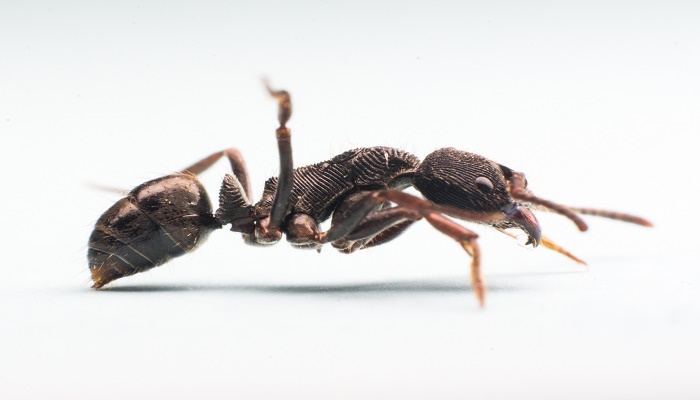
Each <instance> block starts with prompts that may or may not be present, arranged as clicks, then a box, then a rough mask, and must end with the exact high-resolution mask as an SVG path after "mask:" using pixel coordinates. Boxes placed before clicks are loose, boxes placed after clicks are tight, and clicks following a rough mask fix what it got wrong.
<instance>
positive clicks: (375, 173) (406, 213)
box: [87, 82, 652, 306]
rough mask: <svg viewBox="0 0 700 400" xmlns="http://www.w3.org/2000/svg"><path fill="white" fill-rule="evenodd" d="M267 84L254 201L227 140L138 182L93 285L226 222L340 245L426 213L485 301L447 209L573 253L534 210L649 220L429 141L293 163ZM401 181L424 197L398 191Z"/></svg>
mask: <svg viewBox="0 0 700 400" xmlns="http://www.w3.org/2000/svg"><path fill="white" fill-rule="evenodd" d="M265 86H266V88H267V90H268V92H269V93H270V95H271V96H272V97H273V98H274V99H276V100H277V102H278V120H279V128H277V132H276V134H277V146H278V149H279V159H280V172H279V176H277V177H273V178H270V179H268V180H267V182H265V188H264V191H263V194H262V198H261V199H260V201H258V202H257V203H253V201H252V196H251V189H250V181H249V179H248V172H247V169H246V165H245V162H244V161H243V157H242V155H241V153H240V152H239V151H238V150H236V149H233V148H232V149H228V150H224V151H220V152H217V153H214V154H212V155H210V156H209V157H206V158H204V159H203V160H201V161H199V162H197V163H195V164H194V165H192V166H190V167H188V168H185V169H184V170H183V171H181V172H179V173H174V174H171V175H167V176H164V177H161V178H158V179H154V180H151V181H148V182H146V183H143V184H141V185H139V186H137V187H136V188H135V189H133V190H132V191H131V192H130V193H129V194H128V195H127V196H126V197H125V198H123V199H121V200H119V201H118V202H117V203H115V204H114V205H113V206H112V207H111V208H110V209H108V210H107V211H106V212H105V213H104V214H102V216H101V217H100V219H99V220H98V221H97V223H96V224H95V229H94V231H93V232H92V234H91V236H90V240H89V245H88V253H87V258H88V264H89V268H90V272H91V274H92V280H93V281H94V285H93V286H92V287H93V288H95V289H99V288H101V287H103V286H104V285H106V284H108V283H110V282H112V281H113V280H115V279H119V278H122V277H125V276H129V275H134V274H136V273H139V272H143V271H146V270H148V269H151V268H153V267H156V266H158V265H161V264H164V263H166V262H168V261H169V260H170V259H172V258H174V257H178V256H180V255H182V254H185V253H187V252H191V251H193V250H194V249H195V248H197V246H198V245H199V244H201V243H202V242H203V241H204V240H205V239H206V238H207V236H208V235H209V233H211V232H212V231H214V230H216V229H221V228H222V227H223V226H224V225H228V224H230V225H231V231H233V232H240V233H241V234H242V236H243V240H244V241H245V243H247V244H250V245H272V244H275V243H277V242H279V241H280V239H281V238H282V235H283V234H284V235H286V238H287V241H289V242H290V243H291V244H292V246H295V247H298V248H303V249H316V250H318V251H320V249H321V247H322V246H323V245H324V244H326V243H329V244H330V245H331V246H333V247H335V248H336V249H338V250H339V251H341V252H343V253H348V254H349V253H352V252H354V251H357V250H361V249H365V248H368V247H372V246H378V245H380V244H384V243H387V242H389V241H391V240H392V239H395V238H396V237H397V236H399V235H400V234H401V233H402V232H403V231H405V230H406V229H407V228H408V227H409V226H411V225H412V224H413V223H414V222H416V221H418V220H420V219H425V220H426V221H428V223H430V225H432V226H433V227H434V228H435V229H437V230H438V231H440V232H442V233H443V234H445V235H447V236H448V237H450V238H452V239H454V240H455V241H457V242H458V243H459V244H460V246H461V247H462V248H463V249H464V250H465V251H466V252H467V253H468V254H469V256H471V284H472V288H473V291H474V293H475V295H476V297H477V299H478V301H479V303H480V305H482V306H483V304H484V296H485V287H484V282H483V278H482V274H481V252H480V250H479V245H478V243H477V237H478V235H477V234H476V233H474V232H473V231H471V230H469V229H467V228H465V227H463V226H462V225H460V224H458V223H457V222H455V221H454V220H452V219H450V218H448V217H452V218H456V219H458V220H464V221H469V222H476V223H481V224H486V225H490V226H492V227H493V228H495V229H497V230H499V231H501V232H503V233H506V234H509V235H510V236H513V237H515V236H514V235H512V234H510V233H508V232H506V231H505V230H506V229H509V228H518V229H520V230H522V231H523V232H524V233H525V234H527V238H528V240H527V243H526V245H527V244H531V245H532V246H533V247H537V246H538V245H540V244H541V245H543V246H545V247H547V248H549V249H552V250H554V251H557V252H559V253H561V254H563V255H565V256H567V257H569V258H571V259H573V260H574V261H577V262H579V263H583V261H581V260H579V259H578V258H576V257H575V256H573V255H572V254H571V253H569V252H568V251H566V250H564V249H563V248H561V247H560V246H558V245H556V244H555V243H554V242H552V241H551V240H549V239H547V238H546V237H543V236H542V234H541V231H540V225H539V222H538V221H537V218H535V215H534V214H533V212H532V211H533V210H542V211H549V212H555V213H558V214H561V215H563V216H565V217H566V218H568V219H570V220H571V221H573V222H574V224H576V226H577V227H578V229H579V230H580V231H585V230H586V229H587V226H586V223H585V222H584V221H583V220H582V219H581V217H579V215H578V214H587V215H597V216H601V217H607V218H611V219H616V220H620V221H625V222H630V223H634V224H639V225H643V226H652V224H651V223H650V222H649V221H647V220H645V219H643V218H639V217H635V216H632V215H628V214H623V213H617V212H612V211H604V210H596V209H588V208H574V207H567V206H564V205H561V204H558V203H555V202H552V201H549V200H545V199H542V198H540V197H537V196H536V195H535V194H533V193H532V192H531V191H530V190H529V189H528V187H527V180H526V179H525V175H524V174H523V173H521V172H517V171H514V170H512V169H510V168H508V167H506V166H504V165H502V164H498V163H496V162H494V161H491V160H489V159H487V158H485V157H482V156H480V155H477V154H473V153H468V152H465V151H460V150H456V149H454V148H443V149H438V150H435V151H434V152H432V153H430V154H429V155H428V156H427V157H426V158H425V159H424V160H423V161H422V162H421V161H420V160H419V159H418V158H417V157H415V156H414V155H412V154H409V153H407V152H405V151H403V150H399V149H395V148H391V147H367V148H358V149H354V150H350V151H346V152H344V153H342V154H340V155H338V156H336V157H334V158H332V159H330V160H328V161H324V162H321V163H318V164H314V165H309V166H305V167H300V168H296V169H295V168H294V166H293V163H292V147H291V130H290V129H289V128H288V127H287V122H288V121H289V118H290V117H291V114H292V103H291V98H290V95H289V93H288V92H286V91H284V90H273V89H272V88H271V87H270V85H269V84H268V83H267V82H265ZM221 157H226V158H228V160H229V161H230V163H231V167H232V169H233V175H230V174H227V175H226V176H225V177H224V180H223V184H222V185H221V190H220V194H219V208H218V210H216V212H215V213H212V206H211V203H210V201H209V198H208V196H207V194H206V191H205V189H204V187H203V185H202V184H201V183H200V182H199V180H198V179H197V177H196V175H197V174H200V173H202V172H203V171H205V170H206V169H207V168H209V167H210V166H211V165H213V164H214V163H215V162H216V161H217V160H219V159H220V158H221ZM409 186H413V187H415V188H416V189H417V190H418V191H419V192H420V193H421V194H422V195H423V196H424V197H425V198H420V197H417V196H413V195H411V194H408V193H405V192H403V191H402V190H403V189H406V188H407V187H409ZM329 218H330V219H331V225H330V228H329V229H328V230H326V231H322V230H321V228H320V227H319V224H320V223H321V222H323V221H325V220H327V219H329Z"/></svg>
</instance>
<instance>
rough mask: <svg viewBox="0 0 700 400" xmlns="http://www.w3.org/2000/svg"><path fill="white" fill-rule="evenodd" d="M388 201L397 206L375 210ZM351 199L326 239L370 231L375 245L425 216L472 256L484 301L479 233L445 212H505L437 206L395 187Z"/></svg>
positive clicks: (481, 218) (481, 217) (478, 218)
mask: <svg viewBox="0 0 700 400" xmlns="http://www.w3.org/2000/svg"><path fill="white" fill-rule="evenodd" d="M387 201H391V202H393V203H396V204H397V205H398V207H393V208H388V209H385V210H380V211H375V209H376V207H381V206H382V205H383V204H384V203H385V202H387ZM350 202H351V205H350V206H349V207H348V208H347V209H346V210H339V211H340V212H339V214H338V216H334V219H333V225H332V226H331V228H330V229H329V230H328V231H327V232H325V233H324V234H323V235H322V241H323V242H324V243H327V242H331V243H334V242H336V243H337V242H340V241H345V240H349V239H357V238H359V237H361V236H363V235H367V234H376V235H377V236H376V237H375V240H378V242H377V243H374V245H377V244H381V243H385V242H387V241H388V240H391V239H393V238H394V237H396V236H398V234H400V233H401V232H403V230H405V229H406V228H407V227H408V225H410V223H412V222H414V221H415V220H418V219H420V218H421V217H423V218H425V219H426V220H427V221H428V222H429V223H430V224H431V225H432V226H433V227H434V228H435V229H437V230H438V231H440V232H442V233H443V234H445V235H447V236H449V237H451V238H452V239H454V240H455V241H457V242H458V243H459V244H460V246H462V248H463V249H464V250H465V251H466V252H467V254H469V255H470V256H471V258H472V262H471V282H472V288H473V290H474V294H475V295H476V297H477V299H478V301H479V304H480V305H481V306H483V305H484V298H485V286H484V283H483V277H482V275H481V251H480V250H479V245H478V244H477V242H476V239H477V238H478V235H477V234H476V233H474V232H472V231H471V230H469V229H467V228H465V227H463V226H461V225H459V224H457V223H456V222H454V221H452V220H450V219H448V218H447V217H445V216H444V215H443V214H447V215H451V216H454V217H457V218H461V219H465V220H469V221H473V222H489V221H495V220H499V219H502V218H503V217H502V216H500V215H498V214H492V215H491V214H480V213H472V212H468V211H464V210H457V209H453V208H451V207H444V206H437V205H434V204H433V203H431V202H429V201H427V200H425V199H421V198H419V197H415V196H412V195H410V194H407V193H404V192H401V191H399V190H393V189H389V190H381V191H377V192H370V193H369V194H365V195H363V196H361V197H359V198H357V199H355V200H350ZM412 219H413V221H411V220H412ZM402 224H406V225H405V226H402ZM392 230H396V231H394V232H392ZM383 235H384V236H383ZM371 243H372V241H369V242H368V245H369V244H371Z"/></svg>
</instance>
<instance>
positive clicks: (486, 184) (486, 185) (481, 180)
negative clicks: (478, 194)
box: [476, 176, 493, 193]
mask: <svg viewBox="0 0 700 400" xmlns="http://www.w3.org/2000/svg"><path fill="white" fill-rule="evenodd" d="M476 186H477V187H478V188H479V190H481V191H482V192H484V193H488V192H490V191H491V190H493V183H491V181H490V180H489V178H486V177H483V176H480V177H478V178H476Z"/></svg>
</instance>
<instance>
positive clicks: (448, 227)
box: [425, 213, 486, 307]
mask: <svg viewBox="0 0 700 400" xmlns="http://www.w3.org/2000/svg"><path fill="white" fill-rule="evenodd" d="M425 220H426V221H428V222H429V223H430V225H432V226H433V227H434V228H435V229H437V230H439V231H440V232H442V233H444V234H445V235H447V236H449V237H451V238H452V239H454V240H456V241H457V243H459V244H460V245H461V246H462V248H463V249H464V250H465V251H466V252H467V254H469V255H470V256H471V257H472V263H471V279H472V290H474V294H475V295H476V298H477V300H479V305H481V306H482V307H483V306H484V298H485V294H486V288H485V286H484V279H483V277H482V276H481V250H479V245H478V244H477V243H476V239H477V238H478V237H479V235H477V234H476V233H474V232H473V231H471V230H469V229H467V228H465V227H463V226H461V225H459V224H458V223H456V222H454V221H452V220H450V219H448V218H446V217H445V216H443V215H440V214H437V213H429V214H427V215H425Z"/></svg>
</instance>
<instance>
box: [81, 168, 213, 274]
mask: <svg viewBox="0 0 700 400" xmlns="http://www.w3.org/2000/svg"><path fill="white" fill-rule="evenodd" d="M220 227H221V226H220V225H219V224H218V223H217V222H216V220H215V219H214V217H213V216H212V214H211V204H210V202H209V198H208V197H207V195H206V191H205V190H204V187H203V186H202V184H201V183H200V182H199V181H198V180H197V178H196V177H195V176H194V175H191V174H173V175H168V176H164V177H162V178H158V179H155V180H152V181H149V182H146V183H144V184H142V185H139V186H138V187H136V188H135V189H134V190H132V191H131V193H129V195H128V196H127V197H125V198H123V199H121V200H119V201H118V202H117V203H115V204H114V205H113V206H112V207H111V208H110V209H109V210H107V211H106V212H105V213H104V214H102V216H101V217H100V219H99V220H98V221H97V223H96V224H95V230H94V231H93V232H92V235H90V240H89V243H88V264H89V266H90V272H91V274H92V279H93V281H94V282H95V283H94V285H93V287H94V288H100V287H102V286H104V285H106V284H107V283H109V282H111V281H113V280H115V279H118V278H121V277H124V276H129V275H133V274H136V273H138V272H142V271H145V270H148V269H151V268H153V267H155V266H158V265H161V264H163V263H165V262H167V261H168V260H170V259H172V258H173V257H177V256H180V255H182V254H184V253H186V252H188V251H192V250H194V249H195V248H196V247H197V245H198V244H200V243H201V242H202V241H203V240H204V239H205V238H206V236H207V235H208V234H209V233H210V232H211V231H212V230H214V229H218V228H220Z"/></svg>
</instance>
